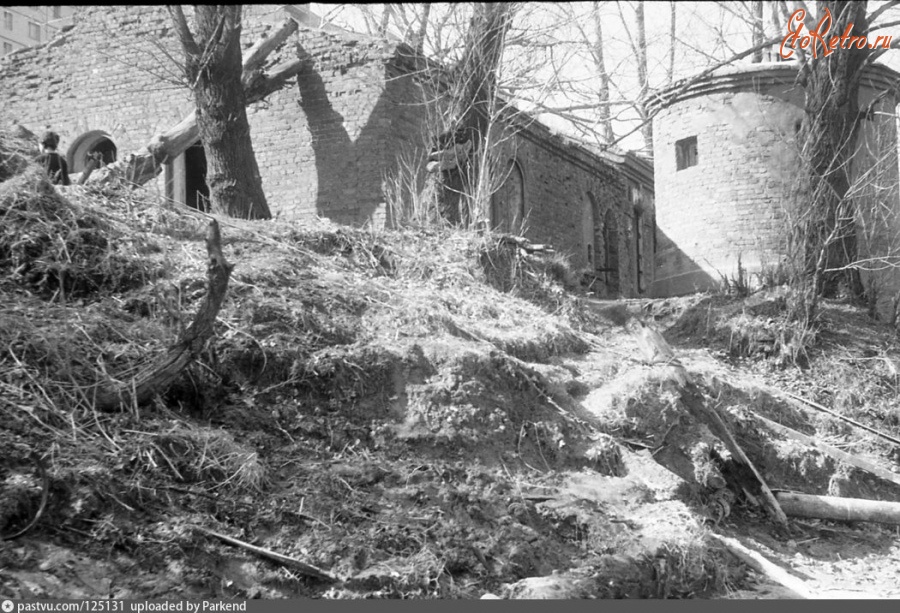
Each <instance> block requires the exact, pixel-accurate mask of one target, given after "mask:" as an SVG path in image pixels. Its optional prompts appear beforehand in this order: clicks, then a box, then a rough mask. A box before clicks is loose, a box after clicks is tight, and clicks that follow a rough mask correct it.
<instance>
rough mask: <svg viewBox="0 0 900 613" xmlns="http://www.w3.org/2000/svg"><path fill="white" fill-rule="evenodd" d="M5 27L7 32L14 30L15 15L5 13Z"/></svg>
mask: <svg viewBox="0 0 900 613" xmlns="http://www.w3.org/2000/svg"><path fill="white" fill-rule="evenodd" d="M3 27H4V28H6V29H7V30H12V29H13V14H12V13H10V12H9V11H3Z"/></svg>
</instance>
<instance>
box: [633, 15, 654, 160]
mask: <svg viewBox="0 0 900 613" xmlns="http://www.w3.org/2000/svg"><path fill="white" fill-rule="evenodd" d="M634 18H635V22H636V24H637V33H636V36H637V49H636V52H637V54H636V55H637V60H638V83H639V85H640V88H641V90H640V98H639V101H640V102H639V103H638V107H639V108H638V112H639V113H640V116H641V121H643V122H644V125H643V127H642V128H641V134H642V135H643V137H644V149H645V150H646V151H648V152H652V151H653V124H652V123H651V122H649V121H647V119H648V115H647V109H646V108H645V107H644V100H645V98H646V96H647V92H648V91H649V89H650V86H649V83H648V81H647V31H646V28H645V27H644V3H643V2H638V3H637V5H636V6H635V9H634Z"/></svg>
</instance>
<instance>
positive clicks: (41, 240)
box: [0, 139, 898, 598]
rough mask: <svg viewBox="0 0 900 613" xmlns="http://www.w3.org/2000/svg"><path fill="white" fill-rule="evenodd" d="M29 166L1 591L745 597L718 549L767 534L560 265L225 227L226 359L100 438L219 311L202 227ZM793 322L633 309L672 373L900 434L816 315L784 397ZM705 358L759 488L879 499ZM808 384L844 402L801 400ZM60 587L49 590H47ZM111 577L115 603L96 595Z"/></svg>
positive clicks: (6, 306) (731, 311) (663, 385)
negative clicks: (667, 356)
mask: <svg viewBox="0 0 900 613" xmlns="http://www.w3.org/2000/svg"><path fill="white" fill-rule="evenodd" d="M2 140H3V139H0V142H2ZM3 146H4V147H6V148H5V149H0V151H3V152H7V151H12V150H15V149H16V147H19V146H20V145H15V144H13V145H9V144H4V145H3ZM21 146H22V147H24V145H21ZM4 155H6V154H4ZM13 158H14V156H13V157H9V156H7V158H5V159H7V160H10V159H13ZM16 160H18V158H15V159H14V160H13V162H4V164H5V165H4V166H3V168H4V169H5V170H4V172H8V173H9V177H10V178H8V179H7V180H4V181H3V182H2V183H0V211H2V218H3V220H4V224H3V226H2V228H0V302H2V309H0V403H2V411H3V414H4V416H5V419H4V423H3V425H2V427H0V446H2V447H3V448H4V449H8V450H10V451H9V453H8V454H7V456H6V457H5V458H4V459H3V462H2V465H0V469H2V474H0V487H2V488H3V492H4V497H3V504H2V505H0V534H3V535H11V534H14V533H15V532H17V531H19V530H21V529H22V528H23V527H25V526H27V525H28V523H29V522H30V521H31V519H33V518H34V517H35V516H36V515H37V514H38V510H39V509H41V508H42V507H45V508H43V510H42V511H41V516H40V517H38V521H37V522H36V524H35V526H34V527H33V528H31V529H30V532H29V533H28V535H27V536H26V537H23V538H22V539H21V540H20V541H18V542H19V543H22V546H21V549H17V550H16V551H12V550H3V551H2V553H0V556H2V560H3V564H4V569H3V570H2V571H0V585H2V586H3V591H4V593H9V594H13V595H16V596H17V597H55V596H66V597H72V594H81V595H83V596H84V597H99V596H104V595H105V596H106V597H110V596H111V597H122V598H136V597H141V598H144V597H148V598H149V597H163V596H164V597H169V598H174V597H239V598H251V597H265V598H278V597H292V596H293V597H296V596H314V597H325V598H363V597H365V598H386V597H391V598H474V597H479V596H481V595H482V594H484V593H486V592H491V593H494V594H497V595H500V596H505V597H543V596H546V594H547V593H555V594H557V595H559V594H560V592H558V591H555V590H559V589H564V590H569V591H568V592H565V591H564V592H563V593H565V594H568V595H570V596H572V597H575V596H577V597H586V596H590V597H676V598H681V597H696V596H709V595H714V594H720V595H721V594H724V593H728V592H729V591H731V590H737V589H740V588H741V587H745V586H746V579H747V577H746V573H745V569H744V567H743V566H742V565H741V564H739V563H738V561H737V559H736V558H734V557H732V556H731V555H730V554H728V553H726V551H725V550H724V548H723V547H722V546H720V545H717V544H716V543H715V542H713V541H711V540H710V539H709V538H708V531H709V530H711V529H722V527H724V526H726V525H727V526H729V529H731V530H733V529H736V528H737V527H739V526H748V525H750V526H754V525H766V522H767V520H766V518H765V515H764V513H763V511H762V510H761V509H760V507H759V505H758V504H757V505H754V503H753V496H752V492H750V494H751V495H750V496H747V495H746V493H747V492H742V491H741V486H740V483H741V481H740V478H739V477H738V478H735V477H734V476H733V475H731V474H729V468H730V467H732V466H733V463H730V462H729V459H730V457H729V454H728V450H727V449H726V448H725V447H723V446H722V445H721V442H720V441H718V440H717V439H716V438H715V437H714V436H711V435H710V434H709V432H708V431H704V429H703V428H702V427H701V424H699V423H698V422H697V420H696V419H694V418H692V417H691V414H690V412H688V411H686V410H685V407H684V406H683V403H682V401H681V400H679V397H678V396H677V395H676V394H673V393H672V390H671V389H670V388H667V385H668V383H667V376H668V375H667V374H666V373H667V371H666V370H665V368H667V366H660V365H656V366H649V365H643V364H641V363H640V361H639V360H637V359H636V357H637V352H636V351H635V345H634V341H633V339H631V337H630V336H629V335H628V333H627V332H625V330H624V328H622V327H621V325H620V324H621V322H615V323H611V322H610V321H608V320H607V318H605V316H604V315H603V312H602V310H601V311H598V310H596V309H592V308H590V306H589V304H588V303H587V302H586V301H585V300H583V299H582V298H580V297H579V296H578V294H577V292H575V291H573V290H575V289H576V287H577V283H576V281H575V275H574V273H573V271H572V270H571V269H570V267H569V266H568V264H567V263H566V261H565V259H564V258H561V257H560V256H557V255H553V254H547V253H540V252H529V250H528V249H523V248H522V245H521V243H520V242H517V239H516V240H512V239H510V238H509V237H498V236H494V235H491V234H482V233H478V232H474V231H459V230H453V229H451V228H442V229H436V228H431V229H428V228H415V229H413V228H408V229H402V230H397V231H378V232H375V231H371V230H363V229H350V228H344V227H337V226H334V225H332V224H330V223H328V222H325V221H321V222H318V223H317V224H315V225H314V226H313V227H301V226H300V225H298V224H292V223H284V222H278V223H276V222H241V221H235V220H230V219H220V220H219V223H220V224H221V227H222V234H223V246H224V252H225V255H226V256H227V258H228V260H229V261H230V262H232V263H234V264H235V265H236V266H235V269H234V271H233V273H232V275H231V278H230V285H229V289H228V293H227V295H226V298H225V300H224V302H223V304H222V308H221V310H220V311H219V314H218V318H217V320H216V323H215V336H214V337H213V338H212V339H211V340H210V342H209V343H207V344H206V346H205V349H204V351H203V352H202V353H200V354H199V356H198V359H196V360H195V361H194V362H193V363H192V365H191V366H190V367H189V368H187V369H186V370H185V371H184V372H183V373H182V375H181V376H180V377H179V378H178V379H177V380H176V381H175V382H174V383H173V384H172V385H171V387H169V388H168V390H167V391H166V392H165V393H162V394H159V395H157V396H156V397H154V398H152V399H151V400H150V401H148V402H144V403H138V402H134V403H131V404H128V405H127V406H125V407H124V409H125V410H123V411H120V412H116V413H102V412H99V411H98V410H97V397H98V394H99V392H100V390H101V389H103V388H104V386H108V385H109V384H110V383H111V382H119V383H120V384H123V385H127V384H128V382H129V381H132V378H133V377H134V375H135V373H138V372H140V371H141V369H143V368H145V367H147V365H148V364H151V363H152V362H153V360H154V359H155V358H156V357H158V356H159V355H162V354H164V353H165V352H166V351H167V350H168V349H169V348H170V347H171V346H172V345H173V344H174V343H175V342H176V341H177V339H179V338H180V336H181V335H182V334H183V332H184V331H185V329H186V327H187V326H188V325H189V323H190V321H191V318H192V316H193V314H194V312H195V311H196V310H197V309H198V308H199V306H200V305H201V304H202V303H203V300H204V297H205V296H206V294H207V290H208V287H207V278H206V267H207V260H206V257H205V255H206V254H205V249H204V245H203V239H204V231H205V227H206V224H207V221H208V218H207V216H205V215H201V214H198V213H196V212H194V211H191V210H188V209H183V208H180V207H175V206H172V205H171V204H169V203H166V202H163V201H160V200H159V199H156V198H154V197H152V196H151V195H149V194H148V193H147V192H122V191H117V190H115V189H112V188H104V189H103V190H96V189H90V188H83V187H72V188H68V189H65V190H62V191H57V190H55V189H54V188H53V187H52V186H50V185H49V184H48V183H47V182H46V180H45V179H43V178H42V176H41V174H40V172H39V171H37V170H36V169H34V168H33V167H31V168H28V167H20V166H18V165H17V164H18V162H17V161H16ZM757 299H758V297H757ZM746 300H751V301H752V300H754V298H753V296H750V297H748V298H747V299H746ZM778 300H779V298H778V297H777V296H775V297H773V298H772V299H766V300H761V301H759V302H758V303H753V304H749V305H748V303H747V302H746V301H744V302H735V301H734V300H729V299H725V298H721V297H706V298H700V299H696V300H695V299H681V300H672V301H668V302H665V301H657V302H653V303H650V304H645V305H644V306H645V308H644V311H643V312H644V313H646V314H649V315H650V316H651V317H656V318H657V319H658V321H659V322H660V323H661V324H664V325H666V326H668V325H669V324H674V325H672V326H671V327H670V328H669V331H668V334H669V336H670V338H672V339H673V340H677V341H678V342H677V343H674V344H677V345H678V346H680V347H687V348H689V350H692V351H694V352H702V351H705V349H701V348H706V347H711V348H712V349H713V350H716V349H720V350H722V351H723V353H722V355H723V356H724V355H726V354H730V355H731V359H732V360H735V361H738V360H748V358H752V360H749V361H748V362H747V363H748V364H749V366H748V368H751V369H754V368H755V369H757V371H758V373H759V374H760V376H767V377H770V378H775V379H776V381H777V383H778V384H779V385H783V386H785V387H786V388H788V389H791V390H792V391H794V392H796V393H800V394H805V395H808V396H809V397H810V398H813V399H815V400H818V401H820V402H823V403H828V404H829V405H832V406H835V407H836V408H837V409H839V410H841V411H844V412H847V413H851V414H854V415H855V416H856V417H858V418H860V419H863V420H866V423H869V424H872V425H877V427H879V428H885V429H887V430H890V431H892V432H897V430H898V423H897V414H898V413H897V411H898V409H897V407H896V405H895V402H896V401H895V400H893V399H895V398H896V393H895V392H896V386H897V376H896V370H893V371H892V370H891V367H892V365H894V362H893V360H895V359H896V357H895V355H896V351H895V348H894V346H893V345H892V344H891V343H892V342H893V341H891V342H884V343H882V345H877V343H875V341H874V338H875V337H873V338H872V340H871V342H870V341H866V342H863V343H862V344H861V345H860V346H858V347H853V346H852V344H850V343H848V342H846V341H847V340H848V339H842V338H839V337H837V336H835V333H834V332H832V331H831V330H834V329H845V330H849V327H848V325H849V324H848V322H850V321H851V320H852V321H853V322H854V325H859V326H860V329H859V330H857V331H853V332H849V331H848V332H847V333H848V334H849V335H850V336H853V337H854V338H856V339H862V338H863V334H864V331H866V330H871V328H869V327H867V325H863V324H860V323H858V321H857V320H855V319H853V317H855V316H851V313H850V312H849V311H848V312H846V313H845V312H843V311H840V310H835V311H829V310H828V309H824V311H823V312H824V315H823V318H826V321H827V318H829V317H832V316H834V317H845V319H846V321H844V322H843V324H841V325H840V326H836V325H831V323H830V322H828V323H829V325H828V326H824V327H823V329H822V331H821V332H820V333H819V334H817V335H816V336H815V337H814V338H809V339H802V342H801V345H802V347H803V350H804V351H805V355H807V356H808V361H809V365H810V367H809V369H808V370H805V371H800V370H797V369H796V368H794V367H792V366H791V365H792V364H793V363H795V362H797V361H798V360H783V359H781V358H779V356H783V355H786V354H785V351H787V350H786V349H784V348H785V347H787V346H788V345H790V343H791V342H793V341H792V340H789V339H787V336H786V335H787V333H786V332H784V331H783V330H782V331H781V332H779V331H778V330H781V328H779V325H780V324H779V323H778V322H779V321H781V320H779V317H780V315H779V313H780V312H781V311H780V309H781V306H780V303H779V302H778ZM870 333H871V332H870ZM778 334H783V335H785V336H784V339H783V340H781V341H779V340H778V338H779V337H778ZM872 334H874V333H872ZM770 338H774V339H775V340H773V341H771V342H770V340H769V339H770ZM879 338H887V337H879ZM779 343H780V344H779ZM873 343H874V344H873ZM767 347H771V349H767ZM828 347H832V348H831V349H828ZM836 347H841V348H843V349H840V350H837V349H835V348H836ZM871 347H877V348H876V349H872V348H871ZM871 351H874V352H875V353H874V354H872V355H869V354H868V353H866V352H871ZM696 355H697V354H696V353H695V354H692V355H691V356H686V360H685V361H686V362H687V363H688V364H689V366H690V369H691V370H692V372H694V373H695V374H697V375H698V387H699V390H700V394H701V396H702V398H703V402H704V403H705V404H706V405H708V406H712V407H716V410H719V411H720V412H721V414H722V415H723V416H724V419H725V421H726V422H727V424H728V426H729V427H730V428H731V429H732V431H733V432H734V433H735V435H736V437H738V438H739V439H740V440H741V441H742V444H745V445H746V448H747V452H748V455H750V456H751V457H752V458H754V461H755V462H757V463H758V464H760V465H762V466H765V467H766V470H767V473H766V475H767V479H770V480H771V481H772V482H774V483H775V484H776V485H778V486H781V487H785V488H787V487H792V488H799V489H803V491H808V492H809V493H819V492H820V491H829V488H833V487H834V486H833V483H844V482H852V483H855V484H856V489H853V488H849V489H847V490H846V491H851V492H853V493H855V494H866V495H869V496H876V497H878V496H881V497H882V498H884V497H885V496H889V495H891V494H890V492H891V491H892V490H890V489H889V488H886V487H885V486H884V484H883V483H881V482H879V481H877V480H872V479H871V477H870V476H868V475H864V474H863V473H864V472H865V471H860V470H859V469H855V468H854V469H848V468H847V467H846V466H843V465H841V464H840V463H839V462H838V461H836V460H835V459H834V458H831V457H829V456H828V455H827V454H826V453H818V452H817V453H816V454H813V453H811V452H810V451H809V450H808V449H806V448H804V447H803V446H802V445H799V444H796V441H792V440H789V439H788V438H786V437H781V438H779V437H777V436H772V435H771V434H765V433H764V431H763V430H762V427H761V426H760V422H759V421H758V420H755V418H754V415H756V414H759V415H763V416H765V417H767V418H770V419H772V420H777V421H780V422H781V423H782V424H784V425H785V426H789V427H791V428H796V429H797V430H801V431H803V432H806V433H817V434H818V435H821V436H824V437H826V438H827V440H828V441H829V442H830V443H833V444H834V445H839V446H841V447H842V448H847V446H848V445H856V446H859V447H860V448H859V449H857V448H853V449H852V451H854V453H855V452H857V451H860V452H862V451H863V448H865V450H866V451H868V452H869V453H870V454H885V453H886V447H885V446H884V445H881V446H879V444H878V443H877V442H873V441H870V440H869V439H867V438H865V437H862V438H859V437H854V436H852V435H851V432H850V431H849V430H848V428H847V427H846V424H845V423H842V422H840V420H836V419H833V418H831V417H829V416H827V415H815V414H806V413H804V412H803V411H802V410H800V409H796V408H795V409H791V410H787V408H786V407H787V406H788V405H786V404H785V402H784V401H783V399H780V398H777V397H775V396H773V395H772V394H768V393H764V392H763V391H760V390H761V389H762V388H752V387H751V388H747V387H745V386H743V385H742V384H740V382H736V381H731V380H727V378H726V377H725V376H724V375H723V372H722V371H721V365H720V364H719V363H718V362H715V361H712V362H709V360H707V362H703V361H702V360H694V357H696ZM704 355H705V354H704ZM766 356H772V357H771V358H769V357H766ZM760 357H763V358H765V359H762V360H760V359H759V358H760ZM870 358H871V359H870ZM710 359H711V358H710ZM691 360H693V362H692V361H691ZM771 362H778V363H780V364H781V365H782V366H783V368H782V369H781V370H775V371H774V374H773V371H772V370H771V369H770V368H769V366H768V364H769V363H771ZM779 373H780V374H779ZM778 377H780V378H778ZM805 377H808V383H807V379H805ZM827 377H832V379H828V378H827ZM822 381H825V382H827V387H828V388H829V389H832V390H836V391H835V394H837V395H836V396H834V397H830V398H829V397H827V395H826V394H825V393H824V392H823V391H822V390H824V389H825V387H824V386H823V387H820V388H815V390H816V393H815V394H813V393H812V392H813V385H814V384H818V383H819V382H822ZM34 453H37V454H38V456H39V457H41V458H42V459H43V460H42V461H43V463H44V465H45V467H46V476H47V478H46V481H47V483H46V484H44V483H42V479H41V476H40V474H39V472H37V471H36V470H35V467H34V464H33V461H32V459H31V458H32V456H33V454H34ZM881 457H882V458H883V457H884V455H882V456H881ZM875 461H882V460H877V459H876V460H875ZM663 467H665V468H663ZM854 471H857V472H854ZM736 479H737V480H736ZM841 479H844V481H841ZM725 486H727V487H725ZM729 488H730V489H733V490H734V491H735V492H737V494H736V495H734V497H733V498H729V499H725V498H722V495H721V493H722V491H723V489H729ZM804 488H805V489H804ZM44 498H46V504H45V505H44V503H43V502H42V500H43V499H44ZM729 522H736V523H729ZM793 530H794V532H792V533H790V535H789V536H790V537H791V538H795V539H801V534H805V533H803V532H802V530H801V529H798V528H793ZM229 539H230V540H229ZM801 540H802V539H801ZM233 546H237V547H239V549H232V547H233ZM75 551H78V552H80V553H79V554H77V555H80V556H83V557H80V558H78V557H73V556H76V554H75V553H74V552H75ZM16 552H19V553H16ZM51 560H52V561H53V564H54V566H53V568H55V569H58V570H52V571H50V572H49V573H43V575H42V574H41V573H39V572H37V570H36V569H37V568H38V567H39V566H40V564H42V563H43V562H46V563H48V564H49V563H50V561H51ZM73 560H74V561H73ZM273 560H274V562H273ZM42 561H43V562H42ZM66 561H69V562H71V564H69V566H66V565H65V564H63V562H66ZM56 562H60V564H56ZM71 567H76V568H78V569H80V570H79V572H80V573H81V574H80V575H78V577H80V578H81V579H76V578H75V576H74V575H69V574H67V573H69V572H70V571H69V570H66V569H68V568H71ZM48 568H50V567H49V566H48ZM311 569H312V570H311ZM316 569H318V570H320V571H321V573H320V574H319V575H317V574H316V572H315V570H316ZM94 574H95V575H96V576H95V579H96V580H97V581H98V582H100V583H98V585H100V584H102V585H105V586H106V588H104V589H106V592H105V593H104V594H101V593H99V592H96V591H91V589H88V588H85V587H84V585H85V584H84V581H83V578H84V577H85V576H88V575H91V576H94ZM36 577H37V578H36ZM42 577H43V578H42ZM48 577H52V580H50V579H49V578H48ZM103 577H107V579H106V583H103V582H102V581H103ZM323 577H326V578H328V581H325V580H323ZM109 578H112V583H110V579H109ZM331 579H334V581H332V580H331ZM79 580H81V583H79ZM76 584H77V585H78V586H80V587H77V589H76V587H74V586H76ZM560 586H562V587H560ZM79 590H80V591H79ZM101 591H102V590H101Z"/></svg>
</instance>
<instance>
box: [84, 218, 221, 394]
mask: <svg viewBox="0 0 900 613" xmlns="http://www.w3.org/2000/svg"><path fill="white" fill-rule="evenodd" d="M206 250H207V254H208V256H209V266H208V268H207V273H206V274H207V279H208V284H209V287H208V290H207V292H206V296H205V297H204V299H203V304H201V305H200V309H199V310H198V311H197V314H196V315H195V316H194V321H192V322H191V325H190V326H188V328H187V330H185V331H184V333H183V334H182V335H181V337H180V338H179V339H178V342H176V343H175V345H173V346H172V347H171V348H169V350H168V351H167V352H166V353H165V354H164V355H163V356H162V357H161V358H160V359H159V360H157V361H156V362H155V363H153V364H152V365H151V366H150V367H149V368H147V369H144V370H143V371H141V372H140V373H138V374H137V375H136V376H135V377H134V378H133V379H131V380H129V381H124V382H122V383H119V384H118V385H116V386H114V387H112V388H111V389H106V390H102V391H101V392H100V393H98V394H97V397H96V399H95V400H94V406H95V407H96V408H97V409H98V410H100V411H115V410H116V409H119V408H120V407H122V406H129V405H131V404H137V405H141V404H144V403H146V402H147V401H148V400H150V399H151V398H153V397H154V396H156V395H157V394H160V393H162V392H164V391H165V390H166V389H167V388H168V387H169V386H170V385H171V384H172V382H173V381H175V379H176V378H177V377H178V375H180V374H181V372H182V371H183V370H184V369H185V368H186V367H187V366H188V364H190V363H191V361H192V360H194V358H195V357H196V356H197V355H198V354H199V353H200V352H201V351H202V350H203V348H204V346H205V345H206V341H207V340H209V338H210V337H211V336H212V334H213V324H214V323H215V321H216V316H217V315H218V313H219V309H220V308H221V307H222V301H223V300H224V299H225V292H226V290H227V289H228V278H229V276H230V275H231V271H232V269H233V268H234V266H233V265H232V264H229V263H228V262H227V261H226V260H225V256H224V254H223V253H222V236H221V234H220V232H219V224H218V222H216V220H215V219H213V220H211V221H210V222H209V229H208V231H207V236H206Z"/></svg>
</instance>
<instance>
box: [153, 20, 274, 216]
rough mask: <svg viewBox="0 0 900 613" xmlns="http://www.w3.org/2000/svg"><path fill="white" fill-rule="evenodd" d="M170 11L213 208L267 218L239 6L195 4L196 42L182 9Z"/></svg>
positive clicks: (269, 214) (234, 214)
mask: <svg viewBox="0 0 900 613" xmlns="http://www.w3.org/2000/svg"><path fill="white" fill-rule="evenodd" d="M170 10H171V12H172V17H173V20H174V22H175V27H176V29H177V30H178V34H179V37H180V39H181V43H182V46H183V47H184V52H185V74H186V76H187V78H188V81H189V82H190V83H191V84H192V86H193V91H194V100H195V102H196V106H197V126H198V128H199V131H200V141H201V142H202V143H203V145H204V148H205V153H206V165H207V172H206V183H207V185H208V186H209V192H210V200H211V203H212V208H213V210H214V211H219V212H222V213H225V214H227V215H230V216H232V217H241V218H246V219H268V218H270V217H271V213H270V212H269V205H268V203H267V202H266V196H265V194H264V193H263V190H262V179H261V178H260V175H259V166H258V165H257V163H256V156H255V155H254V153H253V143H252V142H251V140H250V124H249V122H248V121H247V111H246V109H245V106H246V99H245V96H244V88H243V85H242V83H241V74H242V67H241V5H206V4H198V5H195V7H194V22H195V29H196V33H195V34H196V39H195V38H194V35H193V34H192V33H191V31H190V29H189V28H188V25H187V21H186V19H185V17H184V14H183V13H182V11H181V8H180V7H179V6H172V7H170Z"/></svg>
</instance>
